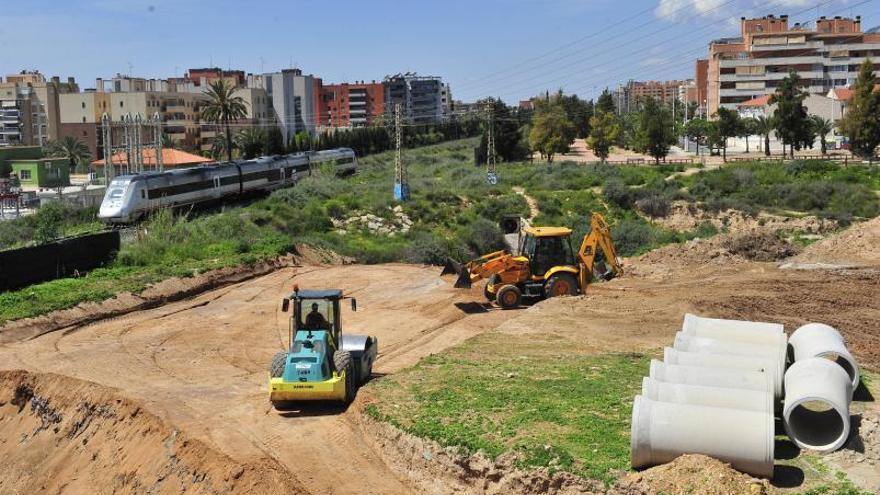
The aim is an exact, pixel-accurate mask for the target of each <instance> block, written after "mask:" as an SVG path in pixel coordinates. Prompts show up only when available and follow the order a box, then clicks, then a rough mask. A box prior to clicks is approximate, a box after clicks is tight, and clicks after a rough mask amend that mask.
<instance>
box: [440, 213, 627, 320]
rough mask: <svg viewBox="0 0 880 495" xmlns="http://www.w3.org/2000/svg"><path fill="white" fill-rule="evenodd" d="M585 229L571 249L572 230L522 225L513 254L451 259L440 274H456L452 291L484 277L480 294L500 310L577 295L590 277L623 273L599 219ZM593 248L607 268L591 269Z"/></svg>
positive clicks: (598, 217)
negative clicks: (464, 260)
mask: <svg viewBox="0 0 880 495" xmlns="http://www.w3.org/2000/svg"><path fill="white" fill-rule="evenodd" d="M505 221H506V222H508V223H509V221H510V220H509V219H508V218H505ZM590 227H591V229H590V233H589V234H587V235H586V236H584V238H583V240H582V241H581V244H580V247H579V248H578V250H577V251H575V250H574V249H573V248H572V245H571V233H572V231H571V229H569V228H567V227H525V228H524V229H521V231H520V236H519V250H518V254H512V253H509V252H507V251H496V252H494V253H489V254H486V255H484V256H481V257H480V258H477V259H475V260H473V261H470V262H467V263H463V264H462V263H458V262H456V261H454V260H451V259H450V260H448V261H447V264H446V267H445V268H444V270H443V273H442V274H448V273H456V274H457V275H458V278H457V279H456V281H455V287H456V288H470V287H471V285H472V284H473V283H474V282H476V281H478V280H481V279H487V283H486V288H485V290H484V294H485V296H486V298H487V299H488V300H490V301H496V302H497V303H498V305H499V306H501V308H502V309H512V308H516V307H518V306H519V305H520V304H521V303H522V300H523V298H530V299H538V300H540V299H544V298H546V297H555V296H564V295H577V294H580V293H583V292H584V291H585V290H586V288H587V285H588V284H589V283H590V282H591V281H592V280H593V278H594V277H596V278H600V279H604V280H610V279H612V278H614V277H616V276H620V275H621V274H623V267H622V266H621V264H620V260H619V259H618V258H617V253H616V252H615V250H614V243H613V242H612V240H611V232H610V230H609V228H608V224H607V223H606V222H605V219H604V218H603V217H602V215H600V214H598V213H594V214H593V215H592V217H591V219H590ZM507 230H509V229H507ZM598 250H601V251H602V253H603V255H604V258H605V265H606V267H605V269H604V270H602V271H600V272H598V273H597V272H595V271H594V267H595V265H596V256H597V251H598Z"/></svg>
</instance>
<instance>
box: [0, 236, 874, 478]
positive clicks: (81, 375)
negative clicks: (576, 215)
mask: <svg viewBox="0 0 880 495" xmlns="http://www.w3.org/2000/svg"><path fill="white" fill-rule="evenodd" d="M843 235H846V234H843ZM733 238H735V237H733ZM731 239H732V238H731V237H726V236H719V238H718V239H712V240H708V241H700V242H696V243H691V245H690V246H673V247H669V248H664V249H663V250H659V251H657V252H654V253H649V254H648V255H645V256H643V257H641V258H639V259H633V260H628V261H627V264H626V270H627V274H626V275H625V276H624V277H622V278H619V279H615V280H612V281H610V282H608V283H599V284H595V285H592V286H591V287H590V289H589V290H588V292H587V294H586V295H584V296H579V297H570V298H557V299H552V300H548V301H544V302H542V303H540V304H537V305H535V306H532V307H530V308H528V309H525V310H520V311H501V310H498V309H495V308H493V307H491V306H487V305H485V304H483V299H482V294H481V289H482V287H481V286H480V285H479V284H478V285H476V286H475V287H474V288H473V289H472V290H470V291H459V290H455V289H453V288H452V287H451V282H450V281H449V280H443V279H441V278H440V277H439V276H438V271H439V269H438V268H436V267H421V266H412V265H402V264H391V265H375V266H363V265H333V266H326V265H323V266H298V267H281V268H274V267H273V268H270V269H267V270H268V273H266V274H264V275H261V276H257V277H253V276H247V277H244V278H242V279H239V280H237V281H228V282H225V283H224V284H222V285H219V286H216V287H215V288H212V289H210V290H206V291H204V292H201V293H198V294H196V293H191V294H189V295H187V296H186V297H185V298H183V299H181V300H177V301H168V302H165V303H164V304H162V303H159V304H158V305H155V307H135V308H129V309H128V310H127V312H125V313H116V315H117V316H115V317H113V318H105V316H106V313H101V312H100V311H101V310H100V309H98V310H95V313H94V314H90V313H89V310H88V308H80V309H79V311H80V313H77V316H76V318H68V319H66V320H65V319H64V318H61V317H59V315H58V314H55V315H50V316H47V317H45V319H42V320H39V319H38V320H37V321H30V322H24V323H17V324H13V325H11V326H9V325H8V326H7V327H5V328H3V329H2V331H0V371H2V370H6V371H7V373H4V374H3V375H2V377H3V378H2V380H0V402H2V404H0V455H2V457H0V458H3V459H4V462H5V463H6V464H8V465H11V466H14V468H13V470H11V471H9V472H10V473H12V474H5V473H0V482H2V483H5V485H0V492H2V493H7V492H10V493H33V492H34V491H48V492H50V493H94V492H98V493H113V492H121V493H125V492H131V493H149V492H150V490H153V491H156V492H160V493H164V492H163V490H169V491H175V492H180V491H182V492H190V493H203V492H204V493H212V490H226V489H227V488H228V490H229V493H275V492H276V491H285V492H293V493H295V492H297V490H306V491H307V492H309V493H313V494H322V495H323V494H344V493H345V494H348V493H374V494H386V493H387V494H400V493H404V494H405V493H420V492H427V493H437V494H440V493H444V494H445V493H486V494H489V493H515V494H519V493H523V494H524V493H563V494H564V493H602V492H601V490H602V487H598V486H596V485H594V484H592V483H590V482H584V481H583V480H579V479H576V478H573V477H568V476H567V475H564V474H550V473H547V472H542V471H538V472H522V471H517V470H516V469H515V467H514V466H513V465H512V464H511V460H510V459H506V458H502V459H500V460H498V461H492V462H490V461H488V460H486V459H480V458H461V457H457V456H456V455H455V453H454V452H451V451H446V450H444V449H442V448H440V447H438V446H436V445H432V444H430V443H425V442H422V441H421V440H419V439H415V438H412V437H407V436H403V435H402V434H400V433H399V432H396V431H394V430H392V429H389V428H390V427H387V425H376V424H373V423H371V422H370V421H369V420H366V419H364V418H363V416H362V414H361V411H362V408H363V407H364V405H365V401H367V400H368V399H369V396H370V393H371V392H370V391H371V387H370V385H369V384H368V385H367V386H366V387H365V388H364V389H363V390H362V392H361V394H360V396H359V397H358V399H357V400H356V401H355V403H354V404H353V405H352V406H350V407H349V408H348V409H345V408H341V407H336V406H332V405H311V406H307V407H303V408H302V409H300V410H295V411H288V412H283V413H279V412H276V411H274V410H273V409H272V408H271V407H270V405H269V404H268V401H267V397H266V391H265V387H266V385H265V382H266V375H267V367H268V364H269V362H270V360H271V357H272V355H273V354H274V353H275V352H277V351H279V350H282V349H283V348H284V347H285V345H286V338H287V315H285V314H284V313H281V312H280V310H279V306H280V304H279V302H280V299H281V298H282V297H283V296H284V295H287V294H288V293H289V291H290V290H291V287H292V285H293V284H294V283H298V284H299V285H300V286H301V287H306V288H308V287H314V288H327V287H339V288H342V289H344V290H345V291H346V293H347V294H349V295H352V296H355V297H357V298H358V299H359V301H358V303H359V304H358V306H359V310H358V311H357V312H351V311H350V309H349V308H348V307H347V306H346V307H345V308H344V317H343V321H344V322H345V331H347V332H351V333H367V334H370V335H375V336H377V337H378V340H379V349H380V355H379V360H378V362H377V363H376V369H375V371H376V373H377V376H378V377H381V376H382V375H384V374H388V373H394V372H395V371H397V370H400V369H402V368H404V367H408V366H411V365H413V364H415V363H416V362H418V361H419V360H420V359H421V358H423V357H425V356H427V355H430V354H432V353H436V352H440V351H442V350H444V349H446V348H448V347H451V346H454V345H456V344H458V343H461V342H463V341H464V340H465V339H467V338H469V337H471V336H474V335H477V334H479V333H481V332H487V331H493V330H494V331H498V332H502V333H515V334H529V333H535V332H541V333H542V334H549V336H550V337H551V338H553V337H558V338H559V339H560V342H564V344H561V345H563V347H564V348H565V349H566V352H645V353H656V352H658V350H659V349H660V348H661V347H663V346H665V345H669V343H670V342H671V341H672V336H673V335H674V333H675V332H676V331H677V330H678V329H679V328H680V325H681V319H682V315H683V314H684V313H685V312H693V313H697V314H700V315H703V316H710V317H722V318H737V319H752V320H764V321H775V322H781V323H783V324H785V326H786V330H787V331H792V330H794V329H795V328H797V326H799V325H801V324H804V323H806V322H810V321H819V322H825V323H829V324H831V325H834V326H835V327H837V328H838V329H839V330H840V331H841V332H842V333H843V334H844V336H845V337H846V338H847V339H848V341H849V343H850V347H851V349H852V351H853V352H854V353H855V355H856V357H857V359H858V360H859V362H860V364H861V365H862V366H863V367H864V368H866V369H869V370H874V371H877V370H880V305H878V304H877V301H878V300H880V274H878V271H877V270H876V269H853V270H844V271H832V272H828V271H823V270H783V269H780V268H779V267H778V266H777V264H776V263H768V262H756V261H750V260H749V258H752V259H755V258H759V256H760V253H765V252H770V253H775V254H772V256H771V257H772V258H775V257H777V256H781V254H779V253H780V249H779V245H778V244H774V243H773V242H769V243H766V242H763V241H761V242H751V241H750V242H747V243H745V247H743V246H740V245H735V244H730V243H731V242H733V241H731ZM829 242H832V241H831V239H829ZM725 243H727V244H725ZM869 247H873V246H869ZM715 250H721V251H722V254H719V255H717V256H712V253H713V252H715ZM756 253H757V254H756ZM343 261H344V260H343ZM321 262H324V261H321ZM156 290H158V289H156ZM111 314H113V313H111ZM20 370H23V371H20ZM646 371H647V370H646ZM22 383H26V384H27V386H28V387H29V389H30V390H32V392H29V393H30V394H32V397H31V398H33V397H36V398H37V400H36V401H32V400H31V399H27V401H25V400H23V399H21V397H25V396H27V395H28V393H25V394H24V395H22V394H21V393H19V397H20V398H19V399H15V400H14V401H13V399H14V398H15V396H16V392H15V390H17V389H19V387H18V385H19V384H22ZM84 401H85V402H86V403H87V404H88V405H86V406H82V405H81V404H82V403H83V402H84ZM22 404H24V406H22ZM134 410H138V411H139V412H138V414H137V415H135V416H134V417H133V418H132V417H131V416H132V415H131V411H134ZM89 411H98V413H97V414H96V413H93V412H89ZM101 411H104V412H106V414H107V417H104V412H101ZM107 411H109V412H107ZM56 414H57V415H58V416H57V417H56ZM84 416H87V417H88V418H91V419H90V420H83V417H84ZM874 417H875V416H874ZM56 419H58V421H56ZM84 421H85V423H87V427H86V428H85V429H84V431H83V432H82V433H79V436H76V435H74V438H73V439H70V438H68V437H67V435H68V433H69V432H70V431H73V430H76V429H77V428H79V427H76V426H75V425H76V424H79V423H83V422H84ZM871 421H873V420H871V419H870V418H868V419H866V422H865V430H864V435H865V442H867V443H868V444H870V445H872V447H869V448H868V450H865V452H869V453H870V452H875V450H873V449H874V448H875V447H874V446H876V441H875V440H876V439H874V436H876V435H874V434H873V433H871V432H872V431H875V430H871V429H870V425H871V424H876V423H872V422H871ZM56 430H57V431H56ZM23 434H26V436H23ZM86 436H88V441H87V442H85V443H83V442H82V440H83V439H84V438H86ZM178 442H180V443H179V444H178ZM183 442H186V445H185V446H184V445H183ZM420 442H421V443H420ZM169 445H171V447H169ZM854 448H855V447H854ZM162 449H165V450H162ZM187 449H191V450H192V452H190V450H187ZM142 450H143V452H145V454H143V456H142V455H141V454H140V452H141V451H142ZM105 452H106V453H105ZM95 453H97V455H98V456H97V457H94V456H95ZM107 453H113V457H109V454H107ZM172 454H173V455H174V457H172ZM868 455H869V456H870V455H873V454H868ZM102 456H103V457H102ZM93 457H94V459H95V460H94V461H92V460H91V459H92V458H93ZM111 460H113V461H115V462H111ZM870 460H871V459H870V458H869V457H866V458H865V460H864V461H863V462H861V463H859V462H857V461H858V460H854V461H853V460H850V461H852V462H850V464H860V465H869V464H868V463H869V461H870ZM686 461H687V462H686ZM690 462H692V461H690V460H687V459H685V460H683V461H681V462H680V463H677V464H676V463H674V464H673V465H672V467H670V468H669V469H667V470H657V471H653V470H652V471H646V472H643V473H641V474H640V475H639V476H642V478H640V480H637V481H634V480H628V481H627V482H626V483H624V482H622V483H621V484H620V485H619V486H618V487H615V488H614V489H613V491H612V492H611V493H621V494H630V495H635V494H641V493H656V492H657V490H659V488H658V487H661V486H662V487H667V488H670V489H678V488H676V487H684V486H686V484H687V483H691V482H697V481H696V480H698V479H701V478H700V476H704V473H703V470H702V468H699V469H697V467H695V466H700V465H702V464H704V463H705V462H703V461H701V462H697V461H693V462H694V463H695V464H693V465H691V464H690ZM34 463H36V464H34ZM31 464H34V466H36V467H35V468H30V469H29V468H28V466H30V465H31ZM92 464H94V466H93V467H90V466H92ZM169 466H170V468H171V469H172V470H176V469H178V468H179V467H180V466H185V468H180V470H179V471H174V472H173V473H169V472H167V469H169ZM235 466H242V467H244V471H243V472H242V473H243V474H242V475H241V476H240V477H239V478H236V477H235V476H232V477H231V478H229V479H227V478H226V477H225V475H224V474H223V473H225V472H227V471H228V472H230V473H232V475H234V474H235V473H236V472H237V471H236V469H237V467H235ZM706 466H708V467H707V468H706V469H708V471H707V472H709V473H710V474H711V473H715V474H717V475H718V476H720V477H722V473H727V474H724V475H723V478H724V481H723V483H721V486H722V487H724V486H727V485H725V483H727V482H728V481H727V480H728V478H729V480H730V483H739V481H742V480H741V479H739V478H737V477H735V476H733V474H732V473H730V472H728V471H717V470H716V471H713V470H715V469H716V467H717V466H714V464H712V463H709V464H706ZM163 469H165V470H166V471H163ZM847 472H850V470H849V469H847ZM249 473H252V474H249ZM279 473H280V474H279ZM654 473H657V475H656V476H655V475H654ZM670 473H671V474H670ZM728 474H729V475H730V476H728ZM203 475H204V476H203ZM670 476H672V477H678V478H680V480H681V481H680V482H677V481H674V480H673V481H669V480H666V478H668V477H670ZM866 476H868V477H869V478H870V473H869V474H868V475H866ZM160 477H162V481H160V479H159V478H160ZM165 480H167V481H165ZM187 480H190V481H187ZM236 480H237V481H236ZM242 480H243V481H242ZM738 480H739V481H738ZM629 482H632V483H630V484H627V483H629ZM654 482H656V483H659V484H658V485H652V484H651V483H654ZM224 483H231V485H228V486H227V485H224ZM261 483H262V484H261ZM645 483H646V484H647V485H644V486H643V484H645ZM662 483H667V484H665V485H664V484H662ZM676 483H679V484H676ZM166 486H167V487H171V488H165V487H166ZM709 486H712V487H714V486H715V485H714V484H711V485H709ZM731 486H733V485H731ZM736 486H740V485H736ZM749 486H752V485H749ZM43 487H45V488H43ZM682 489H684V488H682ZM750 489H751V488H750ZM736 490H739V488H736ZM736 490H733V491H728V492H724V493H749V492H740V491H736ZM671 493H674V492H671ZM699 493H712V492H708V491H701V492H699Z"/></svg>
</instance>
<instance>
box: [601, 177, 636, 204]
mask: <svg viewBox="0 0 880 495" xmlns="http://www.w3.org/2000/svg"><path fill="white" fill-rule="evenodd" d="M602 195H603V196H604V197H605V199H607V200H608V201H610V202H612V203H614V204H615V205H617V206H619V207H621V208H631V207H632V204H633V194H632V192H631V191H630V189H629V187H627V186H626V184H624V183H623V180H621V179H619V178H616V177H615V178H612V179H609V180H607V181H605V185H604V186H603V187H602Z"/></svg>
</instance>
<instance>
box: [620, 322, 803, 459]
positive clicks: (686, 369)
mask: <svg viewBox="0 0 880 495" xmlns="http://www.w3.org/2000/svg"><path fill="white" fill-rule="evenodd" d="M786 352H787V342H786V337H785V333H784V332H783V331H782V326H781V325H777V324H773V323H760V322H747V321H737V320H719V319H710V318H699V317H697V316H694V315H690V314H689V315H686V316H685V320H684V323H683V325H682V331H681V332H679V333H678V334H676V336H675V342H674V348H666V349H665V350H664V361H665V362H660V361H657V360H652V361H651V369H650V376H649V377H648V378H645V379H644V380H643V382H642V395H639V396H636V400H635V403H634V405H633V416H632V430H631V434H632V437H631V444H630V446H631V449H632V465H633V467H634V468H640V467H645V466H649V465H652V464H659V463H664V462H669V461H671V460H673V459H674V458H676V457H678V456H679V455H682V454H689V453H691V454H704V455H708V456H712V457H715V458H717V459H721V460H723V461H725V462H729V463H730V464H731V465H732V466H733V467H734V468H736V469H738V470H740V471H744V472H747V473H750V474H753V475H756V476H765V477H772V475H773V454H774V452H773V449H774V433H775V432H774V421H775V418H774V408H775V404H776V398H777V397H780V396H781V394H782V377H783V375H784V372H785V356H786Z"/></svg>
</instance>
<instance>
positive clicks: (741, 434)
mask: <svg viewBox="0 0 880 495" xmlns="http://www.w3.org/2000/svg"><path fill="white" fill-rule="evenodd" d="M773 421H774V419H773V414H770V413H767V412H757V411H743V410H741V409H727V408H723V407H707V406H695V405H691V404H673V403H669V402H658V401H653V400H651V399H648V398H646V397H643V396H641V395H637V396H636V398H635V402H634V403H633V412H632V426H631V430H630V434H631V437H630V449H631V455H632V466H633V467H634V468H641V467H646V466H650V465H653V464H662V463H664V462H669V461H672V460H673V459H675V458H676V457H678V456H680V455H682V454H704V455H708V456H711V457H715V458H717V459H720V460H722V461H724V462H729V463H730V464H731V466H733V467H734V468H735V469H738V470H740V471H743V472H746V473H749V474H752V475H755V476H765V477H767V478H771V477H772V476H773V434H774V431H773V428H774V424H773Z"/></svg>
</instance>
